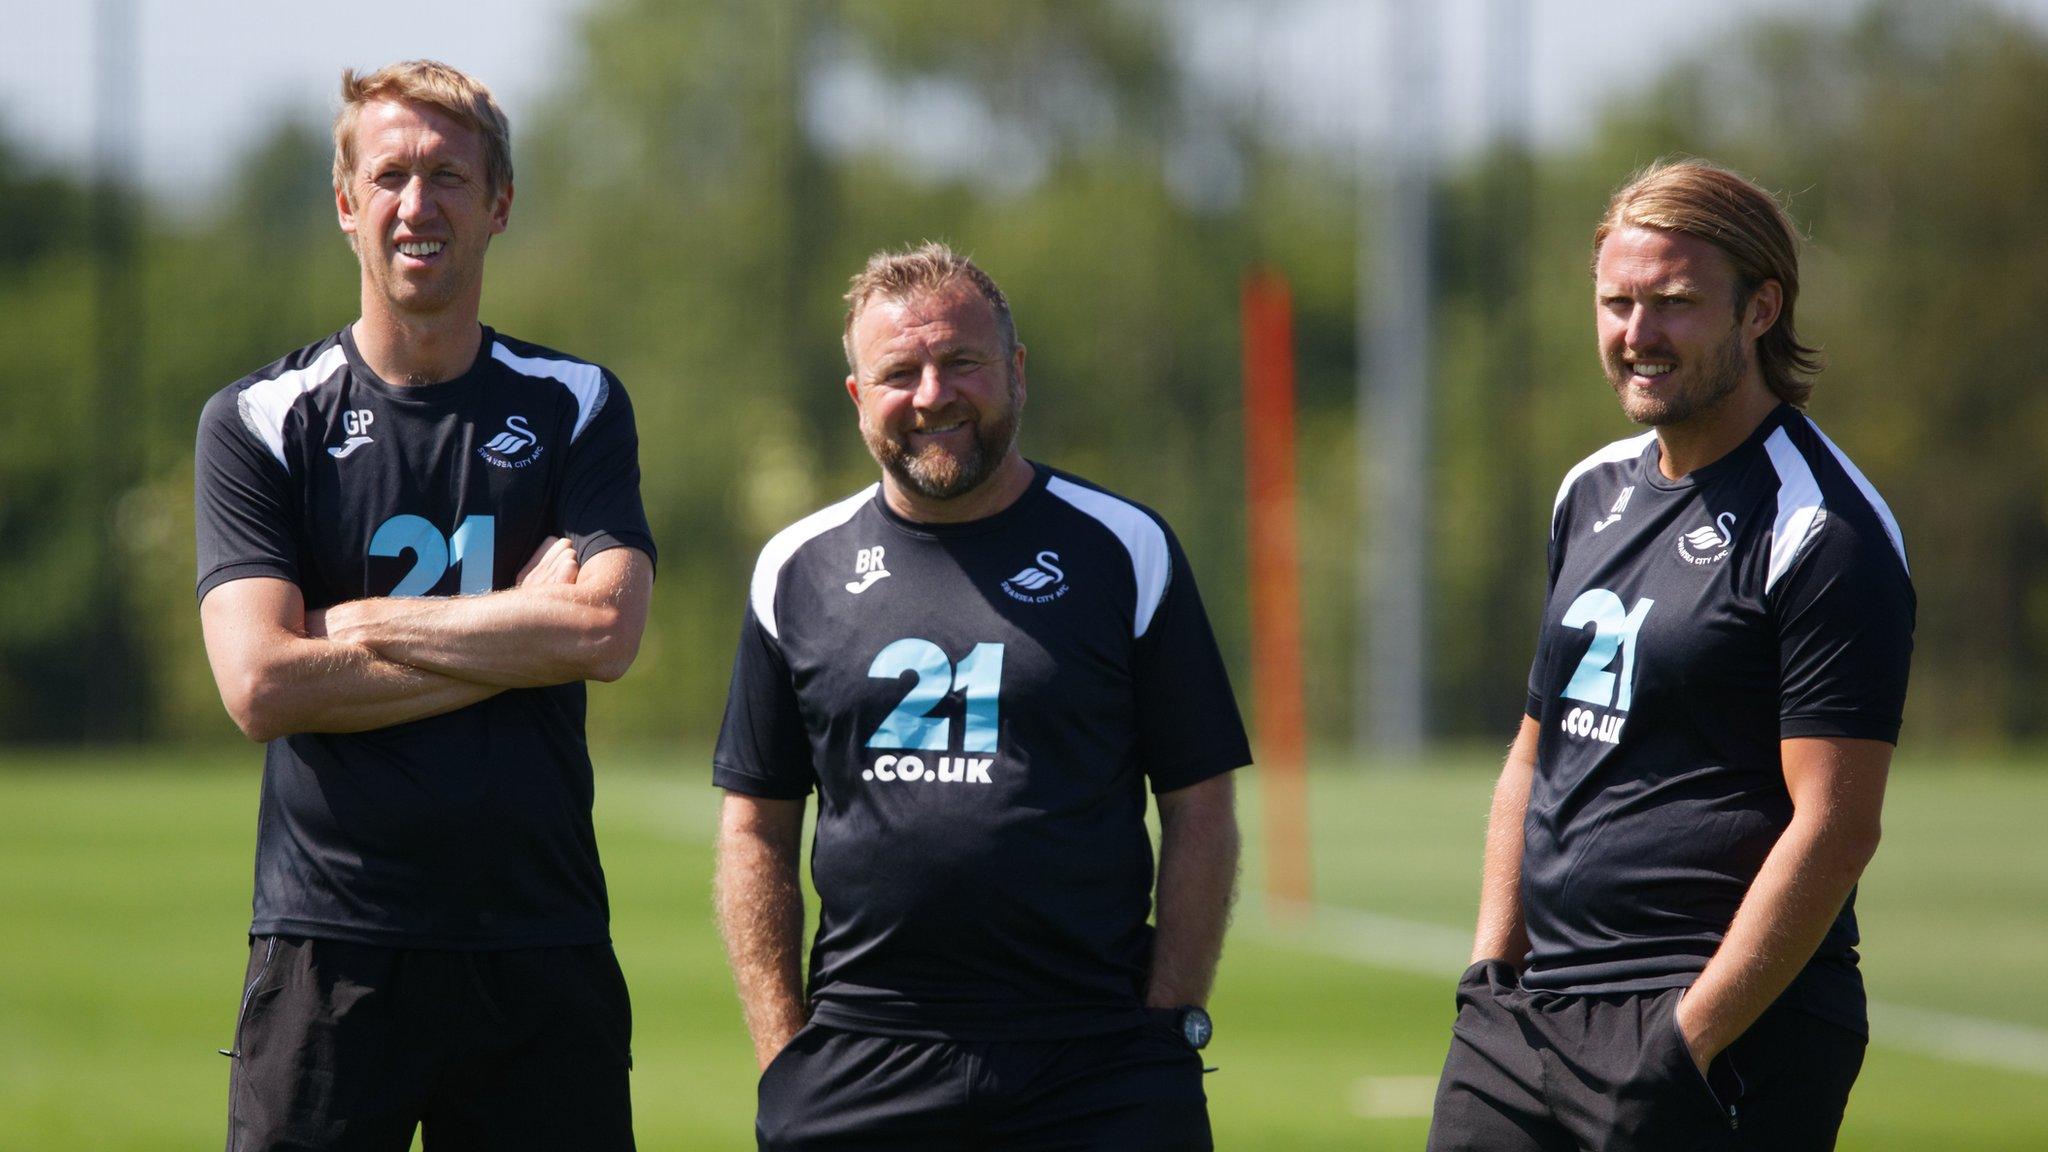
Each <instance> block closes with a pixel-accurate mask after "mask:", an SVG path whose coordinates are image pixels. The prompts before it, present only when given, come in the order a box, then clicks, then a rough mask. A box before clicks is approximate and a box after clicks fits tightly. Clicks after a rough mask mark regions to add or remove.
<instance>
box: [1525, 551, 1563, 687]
mask: <svg viewBox="0 0 2048 1152" xmlns="http://www.w3.org/2000/svg"><path fill="white" fill-rule="evenodd" d="M1559 515H1560V516H1561V515H1563V513H1562V511H1560V512H1559ZM1555 528H1556V525H1555V523H1554V522H1553V525H1552V532H1551V534H1550V543H1549V544H1548V545H1546V546H1545V556H1546V563H1547V570H1548V573H1549V574H1548V575H1546V576H1545V577H1544V579H1543V604H1542V606H1541V608H1540V610H1539V611H1538V613H1537V617H1538V621H1537V625H1536V654H1535V655H1534V656H1531V657H1530V658H1529V698H1528V700H1527V702H1526V703H1524V704H1523V705H1522V712H1523V714H1524V715H1526V716H1528V717H1529V719H1531V720H1541V719H1543V705H1544V704H1545V703H1547V702H1548V701H1549V697H1548V696H1546V695H1545V694H1544V686H1543V629H1544V628H1546V627H1548V626H1549V621H1548V619H1547V618H1546V614H1547V613H1548V612H1549V611H1550V597H1551V594H1552V593H1554V592H1556V591H1557V574H1558V572H1559V570H1561V569H1562V568H1563V567H1564V546H1563V545H1562V544H1560V543H1559V542H1558V540H1559V533H1558V532H1557V531H1556V530H1555Z"/></svg>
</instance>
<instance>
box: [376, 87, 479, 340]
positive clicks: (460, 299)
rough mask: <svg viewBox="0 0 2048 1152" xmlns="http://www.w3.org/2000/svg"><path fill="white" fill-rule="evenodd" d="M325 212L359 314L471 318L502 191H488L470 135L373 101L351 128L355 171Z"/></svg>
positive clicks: (428, 113) (418, 110)
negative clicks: (350, 276) (347, 263)
mask: <svg viewBox="0 0 2048 1152" xmlns="http://www.w3.org/2000/svg"><path fill="white" fill-rule="evenodd" d="M335 209H336V211H337V213H338V214H339V216H340V219H341V230H342V231H343V232H345V233H347V234H348V237H349V243H350V245H351V246H352V247H354V248H355V250H356V259H357V260H358V262H360V263H361V265H362V269H363V308H364V311H365V313H366V314H367V313H369V312H370V311H371V310H372V309H375V308H382V309H387V310H389V311H391V312H394V313H401V314H408V315H413V316H421V317H425V316H432V315H436V314H440V313H445V312H447V311H448V310H449V309H451V308H461V307H467V308H468V310H469V311H470V312H471V313H472V314H473V313H474V312H475V311H476V309H477V307H478V303H479V301H480V300H481V298H482V295H483V272H484V254H485V252H486V251H487V250H488V248H489V247H490V241H491V237H492V236H495V235H497V234H498V233H500V232H503V231H504V230H505V225H506V223H507V221H508V220H509V219H510V217H511V212H512V189H511V188H510V187H509V186H508V187H505V188H502V189H497V190H493V189H492V188H491V187H490V181H489V178H488V176H487V174H486V159H485V154H484V139H483V136H482V135H481V134H480V133H477V132H475V131H472V130H471V129H469V128H467V127H465V126H464V125H463V124H462V123H461V122H460V121H457V120H455V119H454V118H453V117H451V116H449V115H448V114H446V113H445V112H442V111H441V110H439V109H437V108H434V107H432V106H431V105H427V104H418V103H414V102H412V101H406V100H378V101H374V102H372V103H370V104H368V105H365V106H364V107H363V109H362V112H361V114H360V116H359V117H358V118H357V121H356V126H355V164H354V167H353V170H352V171H351V172H350V173H349V174H348V178H347V181H346V182H345V183H344V184H343V185H342V186H341V187H339V188H337V189H335Z"/></svg>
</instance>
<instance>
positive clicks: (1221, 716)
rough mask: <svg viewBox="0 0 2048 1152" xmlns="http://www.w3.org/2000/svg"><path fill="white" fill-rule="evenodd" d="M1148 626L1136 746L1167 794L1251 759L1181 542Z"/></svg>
mask: <svg viewBox="0 0 2048 1152" xmlns="http://www.w3.org/2000/svg"><path fill="white" fill-rule="evenodd" d="M1166 541H1167V550H1168V553H1169V555H1170V557H1171V562H1172V568H1171V570H1170V574H1169V576H1168V578H1167V585H1166V593H1165V595H1164V596H1163V597H1162V598H1161V600H1160V602H1159V608H1158V610H1157V611H1155V612H1154V613H1153V616H1152V622H1151V626H1150V627H1149V628H1147V629H1146V631H1145V634H1144V635H1143V636H1141V637H1139V638H1138V639H1137V640H1135V641H1133V644H1134V650H1133V653H1132V668H1131V675H1132V688H1133V693H1134V695H1135V698H1136V702H1137V725H1136V728H1137V747H1138V756H1139V760H1140V762H1141V764H1142V765H1143V767H1144V770H1145V775H1146V776H1147V777H1148V778H1149V779H1150V780H1151V782H1152V791H1154V792H1172V791H1174V790H1176V789H1180V788H1186V787H1188V786H1189V785H1191V784H1199V783H1201V782H1202V781H1203V780H1206V779H1208V778H1209V777H1211V776H1217V775H1220V774H1222V773H1224V772H1228V771H1230V770H1231V769H1233V768H1242V767H1244V766H1245V765H1247V764H1249V763H1251V762H1252V754H1251V743H1250V741H1249V740H1248V739H1247V738H1246V736H1245V731H1244V721H1243V719H1242V718H1241V717H1240V716H1239V714H1238V710H1237V697H1236V696H1235V695H1234V694H1233V693H1232V692H1231V690H1230V675H1229V673H1228V672H1227V671H1226V670H1225V669H1224V667H1223V654H1222V653H1221V652H1220V651H1218V650H1217V647H1216V635H1215V633H1214V632H1213V631H1211V630H1210V627H1209V616H1208V613H1207V612H1205V611H1204V610H1203V608H1202V594H1201V593H1200V592H1199V591H1198V590H1197V589H1196V588H1195V574H1194V571H1193V570H1192V569H1191V568H1190V567H1189V566H1188V559H1187V556H1186V555H1185V554H1184V553H1183V552H1182V551H1181V547H1180V541H1178V540H1176V539H1174V538H1173V534H1172V533H1171V532H1168V533H1167V534H1166Z"/></svg>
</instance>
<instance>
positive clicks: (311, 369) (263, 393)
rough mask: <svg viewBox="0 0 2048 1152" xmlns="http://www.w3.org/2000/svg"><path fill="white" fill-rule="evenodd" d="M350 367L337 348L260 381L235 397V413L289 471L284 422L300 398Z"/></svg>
mask: <svg viewBox="0 0 2048 1152" xmlns="http://www.w3.org/2000/svg"><path fill="white" fill-rule="evenodd" d="M346 363H348V354H347V353H346V352H343V351H342V350H341V345H340V344H335V345H334V346H333V347H331V348H329V349H328V350H327V351H325V352H322V353H321V354H320V355H318V356H316V357H314V359H313V362H312V363H311V364H308V365H306V366H305V367H304V368H294V369H292V370H291V371H289V372H285V373H281V374H279V375H278V376H275V377H273V378H271V379H269V380H259V381H257V382H256V383H254V384H251V385H249V386H248V387H247V388H244V389H242V394H241V395H240V396H237V397H235V410H236V411H237V412H239V413H240V414H241V417H242V426H243V427H245V428H247V429H248V430H249V434H250V435H252V436H254V437H256V438H257V439H258V440H261V441H263V446H264V447H265V448H268V449H270V454H271V455H272V456H275V457H277V462H278V463H279V464H283V465H284V466H285V469H286V471H290V469H291V465H290V464H289V463H288V462H286V460H285V458H284V418H285V416H286V414H287V413H289V412H290V411H291V410H292V405H293V404H294V403H297V402H298V399H299V397H301V396H304V395H305V394H306V393H308V392H311V391H312V390H313V389H315V388H318V387H319V386H320V385H322V384H325V383H326V382H327V381H328V379H329V378H331V377H332V376H333V375H334V373H335V372H336V371H337V370H338V369H340V368H341V366H342V365H344V364H346Z"/></svg>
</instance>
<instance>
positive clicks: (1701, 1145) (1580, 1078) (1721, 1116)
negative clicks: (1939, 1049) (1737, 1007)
mask: <svg viewBox="0 0 2048 1152" xmlns="http://www.w3.org/2000/svg"><path fill="white" fill-rule="evenodd" d="M1683 992H1684V990H1683V989H1680V988H1671V989H1666V990H1662V991H1655V992H1639V993H1629V994H1615V995H1584V996H1577V995H1568V994H1565V993H1558V992H1532V991H1527V990H1525V989H1523V988H1521V987H1520V985H1519V981H1518V980H1517V979H1516V975H1515V970H1514V969H1513V968H1511V967H1509V966H1508V965H1507V964H1506V963H1505V962H1503V961H1499V960H1489V961H1485V962H1483V963H1480V964H1475V965H1473V966H1472V967H1471V968H1469V969H1467V970H1466V971H1465V975H1464V977H1463V978H1462V979H1460V980H1459V982H1458V1021H1457V1023H1456V1024H1455V1025H1454V1026H1453V1027H1452V1029H1451V1051H1450V1055H1449V1056H1448V1057H1446V1058H1445V1060H1444V1071H1443V1078H1442V1079H1441V1080H1440V1081H1439V1082H1438V1084H1437V1092H1436V1109H1435V1115H1434V1117H1433V1119H1432V1120H1431V1122H1430V1127H1429V1149H1430V1152H1466V1150H1470V1152H1480V1150H1483V1152H1577V1150H1578V1149H1581V1148H1593V1149H1600V1150H1602V1152H1631V1150H1638V1149H1639V1150H1642V1152H1693V1150H1701V1152H1705V1150H1720V1149H1767V1150H1771V1152H1778V1150H1783V1152H1826V1150H1827V1149H1830V1148H1833V1147H1834V1146H1835V1133H1836V1130H1837V1129H1839V1128H1840V1127H1841V1125H1842V1112H1843V1109H1844V1108H1845V1107H1846V1106H1847V1104H1848V1101H1849V1088H1850V1086H1851V1085H1853V1084H1854V1083H1855V1082H1856V1074H1857V1072H1858V1071H1859V1070H1861V1069H1862V1067H1863V1048H1864V1038H1863V1037H1862V1036H1859V1035H1857V1034H1856V1033H1854V1032H1852V1031H1850V1030H1849V1029H1847V1028H1844V1027H1842V1026H1841V1025H1839V1024H1835V1023H1833V1022H1831V1021H1827V1020H1823V1019H1821V1018H1820V1017H1818V1016H1813V1015H1809V1014H1808V1013H1806V1012H1803V1011H1801V1010H1799V1009H1798V1008H1797V1007H1794V1006H1792V1005H1790V1004H1787V1003H1779V1004H1776V1005H1773V1006H1772V1007H1771V1008H1770V1009H1769V1010H1768V1011H1766V1012H1765V1013H1764V1014H1763V1016H1762V1017H1761V1018H1759V1019H1758V1020H1757V1022H1756V1023H1755V1024H1752V1025H1751V1026H1750V1028H1749V1030H1748V1031H1747V1032H1744V1033H1743V1034H1742V1035H1741V1036H1740V1037H1739V1038H1737V1039H1736V1041H1735V1043H1733V1044H1731V1045H1729V1046H1728V1049H1727V1051H1725V1052H1723V1053H1721V1054H1720V1055H1719V1056H1716V1057H1715V1058H1714V1060H1713V1062H1712V1063H1711V1064H1710V1065H1709V1066H1708V1068H1707V1074H1706V1075H1704V1076H1702V1075H1701V1074H1700V1070H1699V1066H1698V1065H1696V1064H1694V1063H1693V1060H1692V1054H1691V1053H1690V1052H1689V1051H1687V1049H1686V1047H1685V1041H1684V1039H1683V1038H1682V1037H1680V1035H1679V1033H1678V1022H1677V1016H1676V1013H1677V1008H1678V999H1679V997H1680V995H1682V994H1683Z"/></svg>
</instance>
